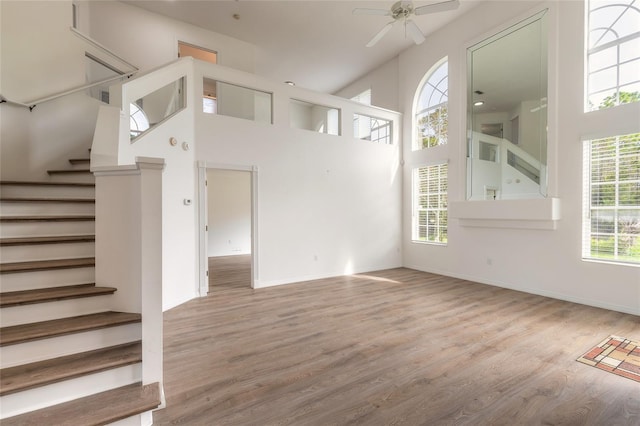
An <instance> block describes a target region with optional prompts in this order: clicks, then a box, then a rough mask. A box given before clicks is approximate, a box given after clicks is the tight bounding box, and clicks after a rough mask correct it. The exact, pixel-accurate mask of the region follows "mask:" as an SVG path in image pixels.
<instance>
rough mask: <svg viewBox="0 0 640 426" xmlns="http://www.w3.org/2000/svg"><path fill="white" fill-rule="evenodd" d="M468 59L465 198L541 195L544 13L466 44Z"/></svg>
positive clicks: (544, 177)
mask: <svg viewBox="0 0 640 426" xmlns="http://www.w3.org/2000/svg"><path fill="white" fill-rule="evenodd" d="M467 60H468V82H467V87H468V94H467V100H468V101H467V102H468V105H467V111H468V119H467V134H468V158H467V162H468V163H467V198H468V199H470V200H505V199H527V198H541V197H546V195H547V24H546V11H543V12H540V13H538V14H536V15H535V16H532V17H531V18H529V19H526V20H524V21H522V22H520V23H518V24H516V25H514V26H512V27H510V28H508V29H506V30H504V31H502V32H500V33H498V34H496V35H494V36H493V37H490V38H488V39H486V40H484V41H482V42H480V43H478V44H476V45H474V46H472V47H470V48H469V49H468V51H467Z"/></svg>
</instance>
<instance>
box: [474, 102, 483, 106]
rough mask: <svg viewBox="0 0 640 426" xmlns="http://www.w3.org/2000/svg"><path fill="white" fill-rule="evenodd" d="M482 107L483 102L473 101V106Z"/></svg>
mask: <svg viewBox="0 0 640 426" xmlns="http://www.w3.org/2000/svg"><path fill="white" fill-rule="evenodd" d="M482 105H484V101H475V102H474V103H473V106H482Z"/></svg>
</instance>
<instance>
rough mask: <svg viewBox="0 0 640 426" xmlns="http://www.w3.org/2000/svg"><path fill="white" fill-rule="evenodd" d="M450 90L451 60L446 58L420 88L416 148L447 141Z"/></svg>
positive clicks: (442, 143) (417, 103)
mask: <svg viewBox="0 0 640 426" xmlns="http://www.w3.org/2000/svg"><path fill="white" fill-rule="evenodd" d="M448 92H449V62H448V61H447V59H446V58H445V59H444V60H442V61H441V62H440V63H438V64H437V65H436V66H434V67H433V68H432V69H431V70H430V71H429V72H428V73H427V77H426V78H425V83H424V85H423V86H422V88H421V89H420V94H419V95H418V98H417V102H416V108H415V111H416V114H415V128H416V137H415V139H414V143H413V149H414V150H418V149H424V148H429V147H432V146H438V145H444V144H446V143H447V127H448V124H449V117H448V111H447V103H448V100H449V96H448Z"/></svg>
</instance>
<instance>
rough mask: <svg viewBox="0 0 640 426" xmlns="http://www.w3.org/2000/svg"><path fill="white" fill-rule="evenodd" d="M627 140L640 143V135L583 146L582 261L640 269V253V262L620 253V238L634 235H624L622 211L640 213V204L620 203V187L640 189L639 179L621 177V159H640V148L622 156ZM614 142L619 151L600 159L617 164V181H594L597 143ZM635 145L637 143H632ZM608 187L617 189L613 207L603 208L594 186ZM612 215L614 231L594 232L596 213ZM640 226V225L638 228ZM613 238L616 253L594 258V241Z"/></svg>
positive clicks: (614, 137)
mask: <svg viewBox="0 0 640 426" xmlns="http://www.w3.org/2000/svg"><path fill="white" fill-rule="evenodd" d="M625 138H630V139H634V138H635V139H636V142H639V143H640V133H630V134H626V135H616V136H609V137H604V138H598V139H591V140H586V141H584V142H583V143H584V145H583V164H584V174H583V222H582V260H584V261H593V262H605V263H613V264H622V265H632V266H640V254H639V255H638V259H637V260H636V259H634V258H633V255H629V256H624V257H622V258H620V254H619V241H620V238H621V237H622V238H625V237H630V238H634V237H633V235H634V234H633V233H625V232H620V229H619V227H620V213H621V212H622V211H630V212H631V211H638V212H640V202H639V203H638V204H637V205H635V204H620V201H621V197H620V195H621V194H620V186H621V185H625V184H631V185H634V184H635V185H636V186H638V187H640V177H639V178H638V179H621V177H620V163H621V160H625V159H633V157H634V156H635V155H638V156H640V148H638V153H637V154H636V153H634V152H633V151H631V152H630V153H622V154H621V150H620V146H621V139H622V140H624V139H625ZM611 139H614V141H612V144H613V146H614V149H615V152H614V154H613V155H608V156H607V155H605V154H606V153H605V154H602V153H600V154H599V155H598V160H599V161H600V162H604V161H606V160H609V161H611V160H613V163H614V173H615V177H614V179H613V180H600V181H598V182H594V180H593V177H594V173H595V169H594V167H593V163H594V144H598V143H601V144H605V143H606V142H607V141H608V140H611ZM631 142H632V143H633V142H634V141H633V140H632V141H631ZM598 171H600V169H598ZM605 185H611V186H613V191H614V192H613V197H614V200H613V205H602V204H594V202H593V201H594V187H602V186H605ZM600 211H601V212H609V213H610V214H612V217H613V221H612V222H613V223H612V226H613V232H598V231H599V230H597V229H596V230H594V226H593V215H594V212H600ZM639 216H640V215H639ZM638 226H639V227H640V224H639V225H638ZM635 235H636V236H635V238H637V239H638V241H640V233H638V234H635ZM605 236H610V237H612V238H613V247H612V250H613V252H612V253H611V254H607V253H606V252H605V251H602V252H601V255H600V256H598V255H597V254H596V255H594V254H593V252H594V247H593V238H594V237H596V238H597V237H605ZM638 241H637V242H636V243H635V244H634V245H640V242H638Z"/></svg>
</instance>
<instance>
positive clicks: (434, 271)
mask: <svg viewBox="0 0 640 426" xmlns="http://www.w3.org/2000/svg"><path fill="white" fill-rule="evenodd" d="M404 267H405V268H408V269H414V270H416V271H420V272H428V273H430V274H437V275H442V276H445V277H451V278H458V279H461V280H466V281H470V283H471V284H487V285H492V286H494V287H500V288H506V289H509V290H515V291H522V292H525V293H529V294H535V295H537V296H543V297H549V298H551V299H556V300H562V301H565V302H571V303H578V304H580V305H586V306H594V307H596V308H603V309H609V310H611V311H616V312H622V313H625V314H631V315H640V307H639V308H636V309H634V308H631V307H629V306H622V305H616V304H613V303H603V302H602V301H601V300H597V299H595V300H594V299H585V298H581V297H574V296H569V295H567V294H564V293H557V292H555V291H544V290H538V289H536V288H531V287H520V286H516V285H512V284H508V283H506V282H504V281H500V280H491V279H487V278H478V277H474V276H471V275H466V274H457V273H453V272H451V271H445V270H442V269H438V268H424V267H420V266H416V265H404Z"/></svg>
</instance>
